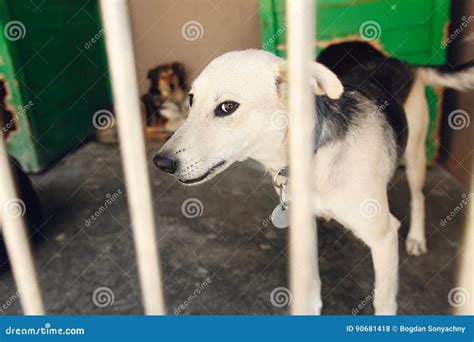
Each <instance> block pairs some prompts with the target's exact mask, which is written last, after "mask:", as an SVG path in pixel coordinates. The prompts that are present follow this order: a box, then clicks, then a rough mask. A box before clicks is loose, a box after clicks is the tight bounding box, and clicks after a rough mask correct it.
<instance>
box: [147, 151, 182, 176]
mask: <svg viewBox="0 0 474 342" xmlns="http://www.w3.org/2000/svg"><path fill="white" fill-rule="evenodd" d="M153 164H155V165H156V167H157V168H159V169H160V170H162V171H165V172H168V173H171V174H173V173H175V172H176V170H177V169H178V162H177V161H176V159H173V157H171V156H169V155H166V154H159V153H158V154H157V155H156V156H155V158H153Z"/></svg>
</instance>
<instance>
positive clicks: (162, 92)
mask: <svg viewBox="0 0 474 342" xmlns="http://www.w3.org/2000/svg"><path fill="white" fill-rule="evenodd" d="M148 79H149V80H150V90H149V93H150V94H152V95H157V96H159V97H161V98H162V99H167V98H169V97H172V96H176V95H177V94H178V93H182V92H183V89H184V86H185V68H184V65H183V64H181V63H178V62H176V63H171V64H163V65H159V66H158V67H156V68H155V69H152V70H150V71H149V72H148ZM183 94H184V93H183Z"/></svg>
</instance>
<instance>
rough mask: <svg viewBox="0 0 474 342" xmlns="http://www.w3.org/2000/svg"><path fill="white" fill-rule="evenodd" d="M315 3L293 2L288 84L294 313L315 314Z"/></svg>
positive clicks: (290, 4) (289, 4) (290, 1)
mask: <svg viewBox="0 0 474 342" xmlns="http://www.w3.org/2000/svg"><path fill="white" fill-rule="evenodd" d="M315 13H316V9H315V1H314V0H288V1H287V7H286V14H287V20H288V85H289V88H288V89H289V94H288V95H289V98H288V105H289V112H290V113H291V115H292V120H291V124H290V129H289V145H290V148H289V152H290V180H289V181H290V183H289V184H290V191H291V211H290V213H291V220H290V222H291V228H290V288H291V291H292V294H293V301H292V308H291V309H292V314H296V315H307V314H313V313H314V312H315V311H314V304H315V298H316V296H317V292H318V291H319V289H318V288H316V283H315V279H317V277H318V272H319V270H318V263H317V235H316V220H315V217H314V215H313V208H312V199H311V191H310V189H311V184H310V180H311V177H312V174H311V167H310V164H311V159H312V156H313V149H314V140H313V138H312V130H313V127H314V124H315V101H314V94H313V93H312V92H311V87H310V78H309V75H310V63H311V62H312V61H314V59H315V52H314V44H313V39H314V37H315V31H316V29H315Z"/></svg>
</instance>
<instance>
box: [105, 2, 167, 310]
mask: <svg viewBox="0 0 474 342" xmlns="http://www.w3.org/2000/svg"><path fill="white" fill-rule="evenodd" d="M101 12H102V21H103V24H104V29H105V41H106V48H107V58H108V62H109V68H110V72H111V76H112V91H113V96H114V105H115V110H116V114H117V123H118V132H119V137H120V146H121V153H122V163H123V168H124V171H125V181H126V182H127V192H128V205H129V208H130V215H131V220H132V229H133V236H134V239H135V249H136V253H137V263H138V272H139V277H140V284H141V289H142V296H143V303H144V309H145V313H146V314H159V315H160V314H165V313H166V312H165V307H164V300H163V290H162V284H161V273H160V263H159V255H158V249H157V247H158V246H157V242H156V236H155V224H154V218H153V206H152V198H151V191H150V180H149V175H148V169H147V160H146V150H145V139H144V134H143V127H142V121H141V114H140V105H139V101H138V100H139V95H138V82H137V75H136V70H135V58H134V54H133V44H132V34H131V29H130V21H129V17H128V9H127V1H125V0H101Z"/></svg>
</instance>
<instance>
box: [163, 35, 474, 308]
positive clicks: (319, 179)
mask: <svg viewBox="0 0 474 342" xmlns="http://www.w3.org/2000/svg"><path fill="white" fill-rule="evenodd" d="M358 44H362V45H360V46H357V45H355V49H356V51H354V53H356V52H357V51H359V50H358V49H361V50H360V51H362V52H363V53H362V54H360V55H361V57H360V59H361V60H359V61H358V62H357V63H354V62H351V61H350V60H348V59H347V58H344V55H347V52H344V51H345V48H348V47H349V48H350V46H349V45H346V46H345V48H342V50H341V46H343V47H344V44H341V46H336V47H333V49H331V48H329V49H328V50H327V52H326V53H325V55H324V56H321V57H322V60H326V61H325V62H327V63H325V64H326V65H328V67H326V66H324V65H322V64H320V63H316V62H314V63H313V64H312V66H311V70H312V74H311V77H312V86H313V89H314V93H315V95H317V96H316V101H317V109H318V110H317V115H318V120H317V122H318V125H319V127H316V130H315V131H316V135H317V136H316V141H315V154H314V158H313V162H312V163H313V166H312V167H313V179H312V193H313V199H314V214H315V215H317V216H321V217H324V218H332V219H334V220H337V221H338V222H340V223H341V224H342V225H344V226H345V227H346V228H347V229H350V230H351V231H352V232H353V233H354V234H355V235H356V236H357V237H358V238H360V239H361V240H363V241H364V242H365V243H366V244H367V245H368V246H369V247H370V249H371V253H372V258H373V264H374V268H375V290H374V307H375V313H376V314H396V312H397V302H396V295H397V287H398V233H397V231H398V228H399V225H400V223H399V221H398V220H397V219H396V218H395V217H394V216H393V215H392V214H391V213H390V210H389V205H388V198H387V184H388V182H389V181H390V179H391V177H392V175H393V172H394V170H395V168H396V167H397V165H398V161H399V158H400V157H402V156H403V154H404V155H405V158H406V165H407V173H408V182H409V185H410V189H411V194H412V201H411V226H410V232H409V234H408V241H407V243H406V248H407V250H408V252H409V253H410V254H414V255H419V254H422V253H424V252H426V242H425V234H424V197H423V193H422V187H423V183H424V178H425V148H424V140H425V137H426V131H427V126H428V105H427V101H426V98H425V85H426V84H428V83H429V84H440V85H445V86H454V87H457V88H462V87H465V86H467V85H470V84H472V83H474V80H473V78H472V77H471V76H469V77H470V78H469V80H467V81H466V80H465V79H463V78H462V75H468V74H469V75H471V74H470V73H469V72H470V71H472V69H468V68H467V67H464V68H463V70H464V71H462V70H451V71H448V70H444V69H443V70H441V69H440V70H437V69H435V68H416V67H413V66H410V65H407V64H405V63H403V62H401V61H398V60H395V59H390V58H386V57H384V56H383V55H381V54H380V53H379V52H377V50H375V49H373V48H372V47H370V46H368V45H366V44H363V43H358ZM364 49H368V50H367V51H365V50H364ZM362 56H363V57H362ZM331 69H332V70H333V71H334V72H333V71H331ZM285 70H286V62H285V61H284V60H283V59H281V58H279V57H276V56H274V55H273V54H271V53H268V52H265V51H259V50H246V51H236V52H230V53H227V54H224V55H222V56H220V57H218V58H216V59H215V60H214V61H212V62H211V63H210V64H209V65H208V66H207V67H206V68H205V69H204V71H203V72H202V73H201V74H200V75H199V77H198V78H197V79H196V80H195V81H194V83H193V86H192V89H191V90H190V93H189V97H190V107H191V109H190V114H189V118H188V119H187V121H186V122H185V123H184V125H183V126H182V127H181V128H179V129H178V130H177V131H176V132H175V134H174V135H173V136H172V137H171V138H170V140H169V141H168V142H167V143H166V144H165V145H164V146H163V147H162V149H161V150H160V152H159V153H158V154H157V155H156V156H155V158H154V163H155V164H156V166H157V167H158V168H160V169H161V170H163V171H166V172H168V173H171V174H173V175H174V176H175V177H176V179H177V180H178V181H179V182H181V183H183V184H187V185H191V184H193V185H194V184H200V183H203V182H206V181H208V180H209V179H211V178H212V177H214V176H215V175H216V174H218V173H219V172H222V171H223V170H225V169H226V168H228V167H229V166H230V165H232V164H233V163H234V162H237V161H243V160H245V159H247V158H252V159H255V160H257V161H258V162H260V163H261V164H263V165H264V167H265V168H266V169H267V170H270V171H271V172H273V173H277V172H278V171H279V170H281V169H285V168H286V167H287V166H288V151H287V130H286V129H275V124H274V122H273V119H272V118H273V117H274V115H275V113H281V111H285V110H286V72H285ZM336 74H337V75H338V76H339V77H338V76H336ZM341 81H342V82H341ZM379 83H380V84H379ZM343 84H344V87H343ZM404 109H405V110H404ZM405 111H406V113H407V116H405ZM407 122H408V126H410V132H409V133H408V129H407ZM290 172H291V170H290ZM341 253H344V251H341ZM315 284H316V285H317V287H318V289H320V284H321V283H320V279H319V276H318V278H317V279H315ZM313 303H314V312H315V313H320V310H321V307H322V301H321V297H320V294H318V296H317V298H314V301H313Z"/></svg>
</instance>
